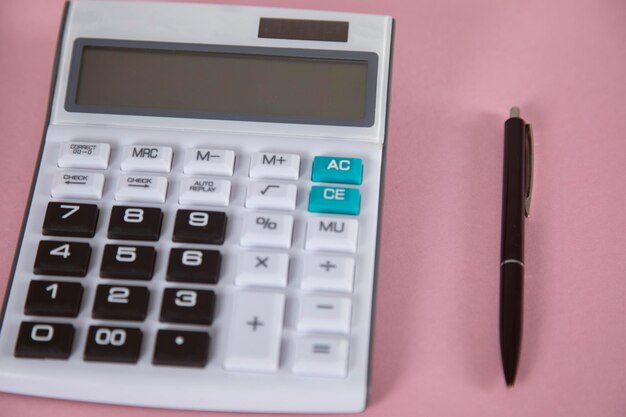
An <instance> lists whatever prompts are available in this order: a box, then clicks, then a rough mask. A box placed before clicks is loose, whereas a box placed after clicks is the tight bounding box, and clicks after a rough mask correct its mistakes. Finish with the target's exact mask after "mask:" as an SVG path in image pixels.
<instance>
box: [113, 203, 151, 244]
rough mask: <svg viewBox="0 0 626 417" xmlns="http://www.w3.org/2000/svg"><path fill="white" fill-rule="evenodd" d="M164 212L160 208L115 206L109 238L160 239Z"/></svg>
mask: <svg viewBox="0 0 626 417" xmlns="http://www.w3.org/2000/svg"><path fill="white" fill-rule="evenodd" d="M162 219H163V212H161V210H160V209H158V208H148V207H126V206H115V207H113V209H112V210H111V219H110V220H109V233H108V237H109V239H128V240H152V241H155V240H159V235H160V234H161V221H162Z"/></svg>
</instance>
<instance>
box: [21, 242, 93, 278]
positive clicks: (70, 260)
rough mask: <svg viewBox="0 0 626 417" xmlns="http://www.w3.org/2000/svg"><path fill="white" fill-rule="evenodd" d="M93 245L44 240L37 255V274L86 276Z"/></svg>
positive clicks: (35, 270) (40, 243)
mask: <svg viewBox="0 0 626 417" xmlns="http://www.w3.org/2000/svg"><path fill="white" fill-rule="evenodd" d="M90 256H91V246H89V244H87V243H79V242H59V241H55V240H42V241H41V242H39V248H38V249H37V256H36V257H35V267H34V268H33V270H34V272H35V274H38V275H67V276H72V277H84V276H85V275H87V268H88V267H89V257H90Z"/></svg>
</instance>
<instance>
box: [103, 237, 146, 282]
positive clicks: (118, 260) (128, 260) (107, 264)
mask: <svg viewBox="0 0 626 417" xmlns="http://www.w3.org/2000/svg"><path fill="white" fill-rule="evenodd" d="M155 260H156V250H154V248H153V247H150V246H125V245H106V246H105V247H104V254H103V255H102V265H101V266H100V276H101V277H103V278H120V279H138V280H144V281H148V280H150V279H152V274H153V272H154V262H155Z"/></svg>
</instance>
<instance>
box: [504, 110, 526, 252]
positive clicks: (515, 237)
mask: <svg viewBox="0 0 626 417" xmlns="http://www.w3.org/2000/svg"><path fill="white" fill-rule="evenodd" d="M525 134H526V124H525V123H524V120H522V119H520V118H518V117H512V118H510V119H508V120H507V121H506V123H505V124H504V138H505V140H504V182H503V186H502V243H501V252H500V254H501V255H500V262H504V261H506V260H511V259H514V260H517V261H519V262H522V263H523V262H524V217H525V201H526V157H527V156H526V155H527V152H526V146H527V143H526V136H525Z"/></svg>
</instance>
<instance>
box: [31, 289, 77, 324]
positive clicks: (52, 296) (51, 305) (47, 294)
mask: <svg viewBox="0 0 626 417" xmlns="http://www.w3.org/2000/svg"><path fill="white" fill-rule="evenodd" d="M82 296H83V286H82V285H80V284H78V283H75V282H57V281H31V282H30V286H29V287H28V295H27V296H26V304H25V305H24V313H25V314H28V315H35V316H59V317H76V316H77V315H78V311H79V310H80V301H81V298H82Z"/></svg>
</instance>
